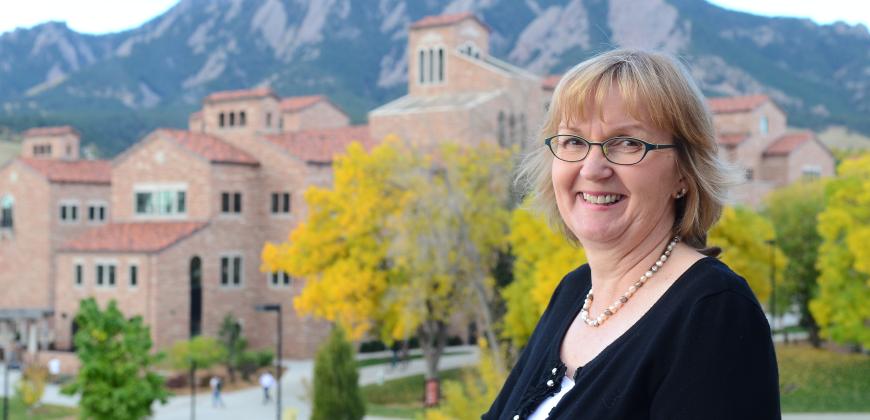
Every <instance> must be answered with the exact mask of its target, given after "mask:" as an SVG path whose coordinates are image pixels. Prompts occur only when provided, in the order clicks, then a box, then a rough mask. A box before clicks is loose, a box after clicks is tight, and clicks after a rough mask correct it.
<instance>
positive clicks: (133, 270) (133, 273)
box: [130, 264, 139, 288]
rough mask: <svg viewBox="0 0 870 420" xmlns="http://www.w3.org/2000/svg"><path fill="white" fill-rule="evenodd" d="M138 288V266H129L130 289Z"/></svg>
mask: <svg viewBox="0 0 870 420" xmlns="http://www.w3.org/2000/svg"><path fill="white" fill-rule="evenodd" d="M136 286H139V266H138V265H132V264H131V265H130V287H131V288H132V287H136Z"/></svg>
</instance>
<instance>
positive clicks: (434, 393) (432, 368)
mask: <svg viewBox="0 0 870 420" xmlns="http://www.w3.org/2000/svg"><path fill="white" fill-rule="evenodd" d="M417 335H418V337H419V338H420V349H421V350H423V360H424V362H425V365H426V390H425V392H426V398H425V399H424V401H425V403H426V406H427V407H431V406H435V405H438V402H439V399H440V395H441V392H440V383H439V381H438V362H439V361H440V360H441V354H442V353H443V352H444V347H445V346H446V345H447V324H445V323H444V322H443V321H436V320H427V321H424V322H423V323H422V324H420V327H419V328H418V329H417ZM432 387H434V390H432V389H431V388H432ZM430 396H431V398H430Z"/></svg>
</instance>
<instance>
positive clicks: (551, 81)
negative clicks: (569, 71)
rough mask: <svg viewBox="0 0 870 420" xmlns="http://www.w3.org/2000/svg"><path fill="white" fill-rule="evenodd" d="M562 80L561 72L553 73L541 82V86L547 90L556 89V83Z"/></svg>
mask: <svg viewBox="0 0 870 420" xmlns="http://www.w3.org/2000/svg"><path fill="white" fill-rule="evenodd" d="M560 80H562V75H561V74H551V75H549V76H547V77H546V78H545V79H544V81H542V82H541V87H542V88H544V89H546V90H556V85H558V84H559V81H560Z"/></svg>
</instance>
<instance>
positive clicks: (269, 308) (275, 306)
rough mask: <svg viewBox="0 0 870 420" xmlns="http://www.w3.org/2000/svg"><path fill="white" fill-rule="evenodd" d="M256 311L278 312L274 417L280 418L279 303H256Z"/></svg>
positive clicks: (279, 419) (278, 419) (280, 329)
mask: <svg viewBox="0 0 870 420" xmlns="http://www.w3.org/2000/svg"><path fill="white" fill-rule="evenodd" d="M255 309H256V310H257V312H275V313H276V314H278V323H277V329H278V330H277V335H278V351H277V354H275V378H276V381H277V382H278V396H277V398H276V399H277V402H278V404H277V409H276V412H275V418H276V419H277V420H281V341H282V340H281V331H282V330H283V328H281V318H282V317H281V304H280V303H273V304H269V305H257V306H256V307H255Z"/></svg>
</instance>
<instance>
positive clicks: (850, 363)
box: [362, 344, 870, 418]
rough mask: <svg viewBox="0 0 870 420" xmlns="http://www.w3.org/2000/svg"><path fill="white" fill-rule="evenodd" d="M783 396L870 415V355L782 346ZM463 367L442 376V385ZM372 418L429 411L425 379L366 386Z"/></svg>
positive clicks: (785, 403)
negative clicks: (425, 399)
mask: <svg viewBox="0 0 870 420" xmlns="http://www.w3.org/2000/svg"><path fill="white" fill-rule="evenodd" d="M776 356H777V360H778V362H779V380H780V397H781V404H782V411H783V412H785V413H813V412H870V380H868V378H870V356H867V355H862V354H843V353H837V352H833V351H829V350H817V349H814V348H812V347H811V346H809V345H808V344H797V345H778V346H777V347H776ZM461 372H462V370H461V369H451V370H447V371H444V372H441V374H442V376H441V381H442V383H443V382H444V381H446V380H460V379H461V377H462V373H461ZM362 393H363V398H365V400H366V412H367V414H371V415H378V416H384V417H397V418H416V417H417V415H419V414H422V413H423V403H422V401H423V375H417V376H410V377H407V378H402V379H397V380H393V381H387V382H385V383H384V384H383V385H367V386H364V387H362Z"/></svg>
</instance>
